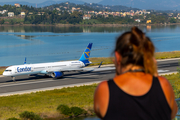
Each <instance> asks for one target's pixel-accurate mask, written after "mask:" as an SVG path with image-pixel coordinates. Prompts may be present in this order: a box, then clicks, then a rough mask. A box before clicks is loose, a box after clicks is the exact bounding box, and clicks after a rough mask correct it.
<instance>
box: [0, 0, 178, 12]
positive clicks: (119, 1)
mask: <svg viewBox="0 0 180 120" xmlns="http://www.w3.org/2000/svg"><path fill="white" fill-rule="evenodd" d="M68 1H69V2H71V3H75V4H84V3H85V2H83V1H82V0H59V1H53V0H48V1H45V2H43V3H38V4H37V7H45V6H50V5H52V4H59V3H62V2H68ZM15 3H19V4H22V5H28V6H33V7H36V3H29V2H22V1H15V2H0V5H4V4H10V5H14V4H15ZM89 3H90V2H89ZM96 4H101V5H109V6H112V5H114V6H117V5H118V6H119V5H121V6H126V7H131V8H138V9H146V10H147V9H154V10H180V0H102V1H100V2H99V3H96Z"/></svg>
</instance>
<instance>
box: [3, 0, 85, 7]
mask: <svg viewBox="0 0 180 120" xmlns="http://www.w3.org/2000/svg"><path fill="white" fill-rule="evenodd" d="M62 2H68V0H61V1H53V0H48V1H45V2H43V3H38V4H37V7H45V6H49V5H53V4H59V3H62ZM69 2H71V3H76V4H84V2H83V1H79V0H69ZM15 3H19V4H21V5H28V6H33V7H36V3H29V2H23V1H15V2H0V5H1V6H3V5H5V4H9V5H14V4H15Z"/></svg>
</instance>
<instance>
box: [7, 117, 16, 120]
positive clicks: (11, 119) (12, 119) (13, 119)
mask: <svg viewBox="0 0 180 120" xmlns="http://www.w3.org/2000/svg"><path fill="white" fill-rule="evenodd" d="M7 120H19V119H17V118H15V117H13V118H9V119H7Z"/></svg>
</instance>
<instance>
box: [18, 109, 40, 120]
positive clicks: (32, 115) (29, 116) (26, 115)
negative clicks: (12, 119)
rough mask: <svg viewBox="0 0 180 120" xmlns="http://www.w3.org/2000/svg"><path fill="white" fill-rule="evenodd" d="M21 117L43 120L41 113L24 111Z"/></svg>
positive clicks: (30, 119) (28, 119)
mask: <svg viewBox="0 0 180 120" xmlns="http://www.w3.org/2000/svg"><path fill="white" fill-rule="evenodd" d="M19 116H20V118H22V119H27V120H43V119H42V118H41V117H40V116H39V115H37V114H35V113H33V112H28V111H24V112H22V113H21V114H19Z"/></svg>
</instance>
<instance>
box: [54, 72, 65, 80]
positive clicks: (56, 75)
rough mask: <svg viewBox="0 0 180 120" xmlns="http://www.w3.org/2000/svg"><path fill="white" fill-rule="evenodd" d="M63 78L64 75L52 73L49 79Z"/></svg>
mask: <svg viewBox="0 0 180 120" xmlns="http://www.w3.org/2000/svg"><path fill="white" fill-rule="evenodd" d="M63 76H64V73H63V72H53V73H51V77H53V78H56V79H57V78H62V77H63Z"/></svg>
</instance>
